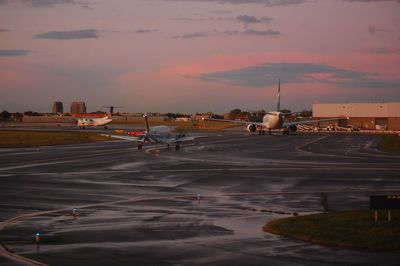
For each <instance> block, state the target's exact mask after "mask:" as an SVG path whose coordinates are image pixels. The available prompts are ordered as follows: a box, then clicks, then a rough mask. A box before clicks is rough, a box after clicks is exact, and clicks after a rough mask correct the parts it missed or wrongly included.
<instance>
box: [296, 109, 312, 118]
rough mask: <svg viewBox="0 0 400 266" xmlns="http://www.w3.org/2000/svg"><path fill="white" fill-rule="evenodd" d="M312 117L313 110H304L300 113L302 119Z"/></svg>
mask: <svg viewBox="0 0 400 266" xmlns="http://www.w3.org/2000/svg"><path fill="white" fill-rule="evenodd" d="M312 115H313V113H312V110H303V111H301V112H300V113H299V116H301V117H312Z"/></svg>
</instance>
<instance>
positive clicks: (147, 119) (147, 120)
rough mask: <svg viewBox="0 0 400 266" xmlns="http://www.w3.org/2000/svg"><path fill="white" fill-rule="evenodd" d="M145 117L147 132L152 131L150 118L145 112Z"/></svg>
mask: <svg viewBox="0 0 400 266" xmlns="http://www.w3.org/2000/svg"><path fill="white" fill-rule="evenodd" d="M143 117H144V121H145V122H146V134H147V133H149V131H150V126H149V118H148V116H147V114H144V115H143Z"/></svg>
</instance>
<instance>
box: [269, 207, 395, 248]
mask: <svg viewBox="0 0 400 266" xmlns="http://www.w3.org/2000/svg"><path fill="white" fill-rule="evenodd" d="M379 215H380V217H381V220H379V221H378V222H377V223H376V224H375V223H374V222H373V211H369V210H361V211H345V212H335V213H322V214H312V215H304V216H297V217H288V218H282V219H277V220H272V221H270V222H269V223H267V224H266V225H265V226H264V227H263V230H264V231H265V232H269V233H273V234H278V235H284V236H288V237H291V238H295V239H299V240H303V241H307V242H311V243H315V244H319V245H327V246H334V247H340V248H350V249H360V250H372V251H395V250H400V211H398V210H397V211H392V222H391V223H388V222H387V212H386V211H380V213H379Z"/></svg>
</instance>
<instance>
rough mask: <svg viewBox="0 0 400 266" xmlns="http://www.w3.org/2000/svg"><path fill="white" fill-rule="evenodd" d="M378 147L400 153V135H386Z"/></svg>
mask: <svg viewBox="0 0 400 266" xmlns="http://www.w3.org/2000/svg"><path fill="white" fill-rule="evenodd" d="M378 147H379V149H380V150H382V151H388V152H393V153H397V154H400V137H399V136H397V135H388V136H384V137H383V138H382V140H381V142H380V143H379V145H378Z"/></svg>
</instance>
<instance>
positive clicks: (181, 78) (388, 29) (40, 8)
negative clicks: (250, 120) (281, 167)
mask: <svg viewBox="0 0 400 266" xmlns="http://www.w3.org/2000/svg"><path fill="white" fill-rule="evenodd" d="M399 25H400V0H329V1H326V0H113V1H110V0H0V111H2V110H7V111H9V112H16V111H19V112H23V111H29V110H32V111H37V112H50V111H51V106H52V103H53V101H62V102H63V104H64V111H69V109H70V104H71V102H72V101H80V100H82V101H85V102H86V105H87V108H88V111H97V110H105V109H104V108H102V107H103V106H107V105H118V106H123V108H121V109H118V111H121V112H181V113H194V112H209V111H211V112H215V113H218V112H229V111H230V110H232V109H234V108H240V109H242V110H261V109H264V110H274V109H275V107H276V94H277V86H278V79H280V80H281V107H283V108H287V109H290V110H292V111H299V110H303V109H311V106H312V103H315V102H318V103H345V102H382V101H385V102H394V101H400V27H399Z"/></svg>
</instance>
